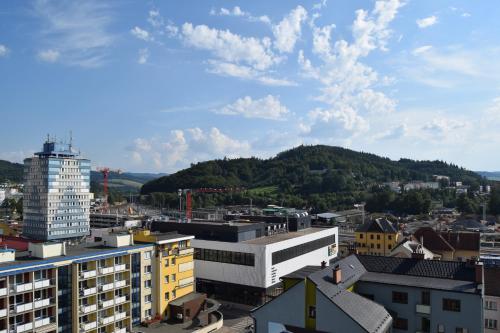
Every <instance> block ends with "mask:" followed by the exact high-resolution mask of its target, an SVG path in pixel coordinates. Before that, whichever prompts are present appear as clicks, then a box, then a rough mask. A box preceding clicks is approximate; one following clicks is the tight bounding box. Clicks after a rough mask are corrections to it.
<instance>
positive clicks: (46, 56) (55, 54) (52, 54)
mask: <svg viewBox="0 0 500 333" xmlns="http://www.w3.org/2000/svg"><path fill="white" fill-rule="evenodd" d="M37 56H38V59H40V60H42V61H45V62H56V61H57V60H58V59H59V57H60V56H61V54H60V53H59V51H56V50H43V51H39V52H38V54H37Z"/></svg>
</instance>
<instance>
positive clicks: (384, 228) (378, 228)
mask: <svg viewBox="0 0 500 333" xmlns="http://www.w3.org/2000/svg"><path fill="white" fill-rule="evenodd" d="M356 231H357V232H381V233H385V234H386V233H390V234H395V233H397V232H398V231H397V230H396V228H394V225H393V224H392V223H391V222H390V221H389V220H387V219H385V218H378V219H374V220H370V221H368V222H366V223H365V224H363V225H362V226H360V227H359V228H358V229H356Z"/></svg>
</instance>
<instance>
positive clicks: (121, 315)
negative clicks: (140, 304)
mask: <svg viewBox="0 0 500 333" xmlns="http://www.w3.org/2000/svg"><path fill="white" fill-rule="evenodd" d="M125 317H127V313H126V312H120V313H115V320H121V319H123V318H125Z"/></svg>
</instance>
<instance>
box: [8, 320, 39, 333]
mask: <svg viewBox="0 0 500 333" xmlns="http://www.w3.org/2000/svg"><path fill="white" fill-rule="evenodd" d="M32 329H33V323H31V322H30V323H25V324H17V325H10V328H9V331H10V332H16V333H21V332H26V331H29V330H32Z"/></svg>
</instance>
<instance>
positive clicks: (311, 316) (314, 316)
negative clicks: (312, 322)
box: [309, 306, 316, 318]
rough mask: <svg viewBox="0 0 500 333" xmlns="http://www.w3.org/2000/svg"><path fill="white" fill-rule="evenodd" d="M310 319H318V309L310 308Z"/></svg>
mask: <svg viewBox="0 0 500 333" xmlns="http://www.w3.org/2000/svg"><path fill="white" fill-rule="evenodd" d="M309 318H316V307H315V306H310V307H309Z"/></svg>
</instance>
